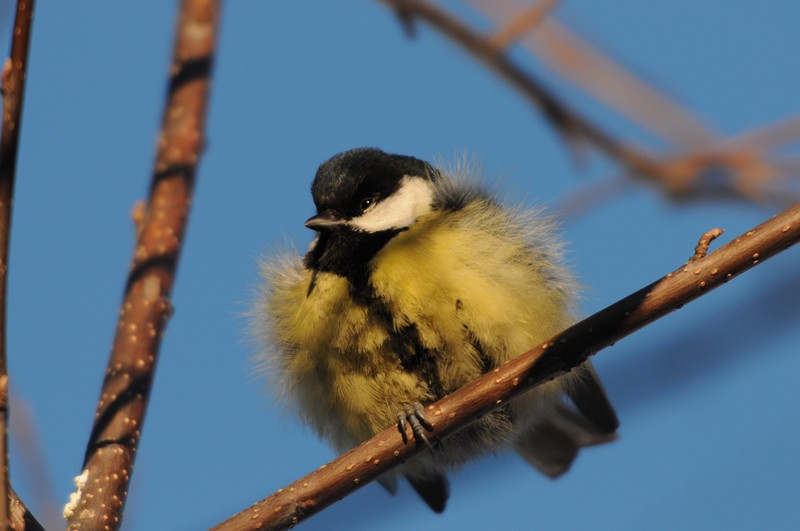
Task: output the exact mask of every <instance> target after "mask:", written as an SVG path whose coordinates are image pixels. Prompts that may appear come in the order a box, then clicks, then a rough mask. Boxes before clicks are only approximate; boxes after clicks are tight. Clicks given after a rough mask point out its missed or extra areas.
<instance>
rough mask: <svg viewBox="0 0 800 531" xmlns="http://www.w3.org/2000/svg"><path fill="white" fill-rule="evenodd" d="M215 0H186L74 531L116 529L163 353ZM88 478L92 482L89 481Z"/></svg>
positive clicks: (204, 95) (206, 83)
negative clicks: (162, 339)
mask: <svg viewBox="0 0 800 531" xmlns="http://www.w3.org/2000/svg"><path fill="white" fill-rule="evenodd" d="M218 13H219V2H218V0H183V2H182V4H181V8H180V15H179V20H178V25H177V30H176V39H175V48H174V54H173V60H172V66H171V69H170V80H169V90H168V94H167V104H166V109H165V111H164V117H163V122H162V131H161V135H160V137H159V140H158V152H157V155H156V161H155V168H154V171H153V177H152V181H151V184H150V194H149V198H148V201H147V206H146V211H145V212H144V216H143V217H144V219H142V220H141V221H140V223H139V224H138V226H137V236H138V237H137V243H136V248H135V251H134V256H133V263H132V264H131V271H130V274H129V276H128V281H127V285H126V288H125V295H124V300H123V302H122V306H121V308H120V316H119V322H118V326H117V331H116V337H115V338H114V344H113V347H112V351H111V357H110V359H109V362H108V368H107V370H106V376H105V380H104V382H103V388H102V390H101V394H100V401H99V403H98V405H97V413H96V415H95V422H94V426H93V428H92V433H91V436H90V438H89V443H88V446H87V449H86V457H85V461H84V465H83V474H82V476H81V477H85V482H83V483H82V485H83V486H82V488H81V489H79V495H78V496H77V497H76V499H75V500H74V502H73V503H72V504H71V505H70V506H69V507H68V509H67V510H65V515H66V516H67V517H68V520H69V525H68V529H70V530H72V531H75V530H78V529H92V530H94V529H116V528H117V527H118V526H119V525H120V522H121V519H122V508H123V506H124V503H125V499H126V496H127V490H128V483H129V481H130V475H131V472H132V467H133V462H134V457H135V454H136V449H137V446H138V442H139V437H140V436H141V429H142V423H143V421H144V413H145V409H146V406H147V401H148V398H149V395H150V388H151V384H152V380H153V374H154V370H155V365H156V359H157V356H158V350H159V346H160V340H161V336H162V334H163V333H164V329H165V327H166V323H167V320H168V318H169V316H170V313H171V311H172V306H171V303H170V300H169V296H170V292H171V289H172V285H173V283H174V280H175V270H176V268H177V265H178V258H179V255H180V250H181V243H182V240H183V235H184V231H185V229H186V222H187V218H188V215H189V207H190V205H191V199H192V190H193V186H194V181H195V173H196V171H197V164H198V161H199V159H200V154H201V152H202V150H203V147H204V144H203V128H204V126H205V111H206V106H207V102H208V97H209V92H210V75H211V67H212V64H213V56H214V55H213V54H214V48H215V44H216V35H217V24H218V19H219V16H218ZM84 475H85V476H84Z"/></svg>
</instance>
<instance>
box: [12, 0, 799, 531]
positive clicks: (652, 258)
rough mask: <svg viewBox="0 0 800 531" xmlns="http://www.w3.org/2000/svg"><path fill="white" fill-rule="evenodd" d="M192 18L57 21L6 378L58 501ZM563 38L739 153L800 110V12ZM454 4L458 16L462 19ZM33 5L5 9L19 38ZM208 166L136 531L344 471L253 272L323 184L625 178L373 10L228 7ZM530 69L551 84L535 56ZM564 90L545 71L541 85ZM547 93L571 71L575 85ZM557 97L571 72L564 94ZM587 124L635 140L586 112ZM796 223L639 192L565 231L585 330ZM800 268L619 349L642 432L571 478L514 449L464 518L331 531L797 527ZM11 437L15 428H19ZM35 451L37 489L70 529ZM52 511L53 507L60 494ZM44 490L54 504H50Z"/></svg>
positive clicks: (464, 478)
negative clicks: (305, 414) (715, 236)
mask: <svg viewBox="0 0 800 531" xmlns="http://www.w3.org/2000/svg"><path fill="white" fill-rule="evenodd" d="M176 4H177V3H176V2H164V1H155V0H147V1H140V2H135V3H97V2H86V1H75V2H69V3H66V2H39V5H38V9H37V11H36V18H35V23H34V29H33V45H32V50H31V56H30V73H29V77H28V85H27V95H26V102H25V103H26V107H25V109H24V116H23V119H24V123H23V127H22V144H21V150H20V159H19V166H18V176H17V189H16V203H15V210H14V220H13V223H14V226H13V229H14V232H13V235H12V249H11V264H10V267H11V269H10V277H9V278H10V309H9V338H8V340H9V370H10V375H11V382H12V384H11V385H12V392H13V395H12V401H13V402H12V416H13V417H14V419H15V420H14V421H13V422H14V429H15V430H16V431H21V430H22V428H23V426H22V422H21V421H20V420H17V419H19V415H18V414H15V411H17V410H18V408H21V407H24V408H25V409H27V410H28V411H29V415H30V418H32V420H33V421H34V422H35V427H36V438H35V440H36V441H37V442H38V444H39V445H40V446H41V452H42V454H41V455H42V460H43V461H42V463H41V464H43V465H44V467H45V468H46V471H47V474H48V476H49V479H48V481H49V484H50V488H51V489H52V491H53V493H54V497H55V502H57V504H58V507H57V509H58V511H59V512H60V505H61V504H63V503H64V502H65V501H66V499H67V496H68V493H69V492H70V491H71V489H72V484H71V478H72V477H73V476H75V475H77V474H78V473H79V472H80V466H81V462H82V458H83V452H84V448H85V444H86V441H87V437H88V434H89V431H90V428H91V423H92V418H93V414H94V409H95V404H96V400H97V397H98V395H99V385H100V380H101V378H102V375H103V371H104V367H105V363H106V360H107V356H108V350H109V348H110V344H111V340H112V337H113V332H114V328H115V324H116V316H117V308H118V304H119V302H120V299H121V294H122V287H123V283H124V280H125V276H126V272H127V268H128V264H129V261H130V258H131V254H132V247H133V236H134V233H133V226H132V223H131V220H130V211H131V209H132V207H133V204H134V202H135V201H137V200H138V199H140V198H142V197H143V196H144V194H145V193H146V190H147V183H148V180H149V176H150V171H151V167H152V161H153V153H154V147H155V138H156V133H157V130H158V126H159V123H160V115H161V111H162V107H163V96H164V93H165V87H166V71H167V65H168V61H169V56H170V53H171V47H172V30H173V25H174V19H175V7H176ZM562 4H563V5H562V6H561V7H560V8H559V10H558V16H559V18H560V20H561V21H563V22H565V23H567V24H569V25H570V26H571V27H572V28H575V29H577V30H579V31H580V32H581V34H582V35H584V36H585V37H586V38H589V39H590V40H592V41H593V42H596V43H597V44H598V45H599V46H600V47H601V48H602V49H603V50H605V51H607V52H608V53H610V54H612V55H613V56H614V57H616V58H618V59H619V60H620V61H621V62H622V63H623V64H625V65H626V66H628V67H630V68H631V69H633V70H634V71H635V72H637V73H638V74H640V75H642V76H643V77H644V78H645V79H647V80H649V81H651V82H653V83H655V84H656V85H657V86H659V87H660V88H662V89H663V90H665V91H666V92H667V93H668V94H670V95H671V96H672V97H674V98H676V99H677V100H678V101H680V102H681V103H683V104H684V105H686V106H687V107H688V108H690V109H692V110H694V111H696V112H697V113H698V114H699V115H700V116H702V117H703V118H704V119H706V120H707V121H708V122H709V123H711V124H713V125H714V126H715V127H717V128H718V129H719V130H720V131H721V132H722V133H723V134H728V135H733V134H737V133H740V132H743V131H746V130H748V129H751V128H754V127H758V126H760V125H763V124H766V123H769V122H773V121H777V120H779V119H781V118H787V117H789V116H791V115H794V114H795V113H797V111H798V108H799V107H800V105H798V99H797V94H798V93H800V70H798V69H797V62H796V53H795V52H796V50H797V49H798V45H800V36H799V34H798V32H797V29H796V25H797V21H798V20H800V4H797V3H795V2H789V1H774V2H771V3H770V5H769V8H766V7H764V4H763V3H757V2H752V1H743V0H742V1H732V2H728V3H726V4H725V7H724V9H722V8H721V7H720V4H719V2H714V1H711V0H694V1H688V0H681V1H675V2H634V1H632V0H628V1H609V2H602V3H600V2H579V1H565V2H562ZM448 5H455V3H454V2H449V3H448ZM11 13H12V9H11V1H10V0H0V23H1V24H2V27H0V36H2V37H3V41H2V42H8V35H9V25H10V20H9V17H10V14H11ZM222 20H223V26H222V33H221V39H220V43H219V53H218V56H217V61H216V66H215V71H214V86H213V96H212V100H211V106H210V115H209V123H208V150H207V152H206V154H205V157H204V158H203V161H202V164H201V166H200V171H199V176H198V183H197V188H196V195H195V201H194V204H193V211H192V217H191V221H190V225H189V231H188V237H187V241H186V246H185V248H184V253H183V256H182V258H181V263H180V267H179V272H178V280H177V285H176V287H175V290H174V292H173V303H174V305H175V314H174V316H173V318H172V320H171V321H170V323H169V326H168V329H167V334H166V336H165V339H164V341H163V344H162V350H161V359H160V362H159V367H158V373H157V375H156V379H155V387H154V390H153V395H152V401H151V403H150V408H149V411H148V416H147V419H146V423H145V426H144V430H143V439H142V444H141V447H140V451H139V454H138V457H137V461H136V467H135V472H134V477H133V482H132V485H131V495H130V498H129V500H128V504H127V512H126V520H125V523H124V526H123V528H124V529H131V530H138V529H142V530H144V529H176V530H183V529H186V530H193V529H202V528H205V527H208V526H210V525H213V524H215V523H217V522H219V521H221V520H223V519H225V518H226V517H228V516H230V515H231V514H233V513H234V512H237V511H239V510H241V509H243V508H245V507H247V506H249V505H250V504H251V503H253V502H255V501H256V500H258V499H261V498H263V497H265V496H267V495H269V494H270V493H272V492H273V491H275V490H277V489H278V488H280V487H282V486H284V485H286V484H288V483H290V482H291V481H293V480H294V479H297V478H298V477H300V476H301V475H304V474H305V473H307V472H309V471H311V470H313V469H315V468H317V467H318V466H320V465H321V464H323V463H325V462H327V461H329V460H330V459H331V458H332V457H333V454H332V452H331V451H330V450H329V449H328V448H327V446H326V445H325V444H324V443H322V442H320V441H318V440H317V439H316V438H315V437H314V436H313V435H312V434H311V433H310V432H309V431H307V430H306V429H305V428H303V427H301V426H299V425H297V424H296V423H295V422H294V421H293V420H292V419H291V418H287V417H286V416H285V415H283V414H282V413H281V412H280V411H279V410H278V409H276V408H275V407H274V405H273V404H272V403H271V402H270V400H269V395H268V394H267V393H265V392H264V390H263V382H261V381H260V380H259V379H258V378H257V377H256V375H255V374H254V371H253V366H252V364H251V360H250V358H251V356H252V355H253V354H254V351H253V348H252V346H251V345H250V344H249V343H248V342H247V337H246V334H245V333H244V328H245V319H244V318H243V317H242V314H243V312H245V311H246V310H247V308H248V304H249V301H251V300H252V298H253V293H254V289H255V286H257V283H258V281H259V279H258V275H257V268H256V261H257V259H258V257H259V256H263V255H266V254H269V253H270V251H271V249H273V248H275V247H276V246H278V245H281V244H285V242H289V241H291V242H295V244H296V246H297V247H298V248H300V249H302V248H305V246H306V244H307V243H308V241H309V240H310V238H311V236H312V233H311V232H310V231H308V230H307V229H305V228H304V227H303V222H304V220H305V219H306V218H307V217H308V216H309V215H311V214H312V212H313V208H312V203H311V199H310V195H309V184H310V182H311V179H312V178H313V175H314V172H315V171H316V168H317V166H318V165H319V164H320V163H321V162H322V161H323V160H325V159H326V158H328V157H329V156H331V155H332V154H334V153H336V152H338V151H341V150H343V149H347V148H351V147H356V146H364V145H371V146H378V147H381V148H383V149H386V150H388V151H394V152H399V153H405V154H413V155H415V156H418V157H421V158H428V159H434V158H438V159H445V160H452V159H453V158H455V157H459V156H462V155H463V154H464V153H468V154H471V155H472V156H474V157H475V158H476V159H477V160H479V161H480V162H481V164H482V167H483V173H484V175H485V176H486V178H487V179H489V180H491V181H493V182H495V183H496V184H497V186H498V188H499V189H500V190H501V195H502V196H503V197H507V198H514V201H515V202H523V203H524V204H529V205H545V206H548V205H549V206H554V205H557V204H558V203H559V200H561V199H563V198H564V197H566V196H568V194H570V193H572V192H575V191H576V190H579V189H580V188H581V187H583V186H586V185H588V184H591V183H596V182H599V181H600V180H601V179H603V178H607V177H609V176H610V175H613V174H614V173H615V169H614V166H613V165H611V164H609V163H608V161H605V160H604V159H603V158H601V157H599V156H592V157H590V158H589V161H588V162H589V163H588V165H586V166H585V167H577V166H576V165H575V164H573V161H572V159H571V158H570V156H569V153H568V151H567V150H566V149H565V147H564V146H563V144H562V143H561V141H560V140H559V138H557V137H556V136H555V135H554V133H553V131H552V130H551V129H550V128H549V127H548V126H547V125H546V124H545V123H544V122H543V120H542V119H541V117H540V116H539V114H538V113H537V112H535V111H533V110H532V109H531V108H530V106H529V104H528V103H527V102H526V101H525V100H524V99H523V98H521V97H520V96H519V95H518V94H517V93H515V92H514V91H513V90H512V89H510V88H509V87H507V86H506V85H505V84H504V83H503V82H501V81H500V80H498V79H496V78H495V77H493V76H492V75H491V74H490V73H489V72H487V70H485V69H484V68H483V67H482V66H481V65H479V64H477V63H476V62H475V61H474V60H473V59H472V58H470V57H468V56H466V55H465V54H464V53H462V52H461V50H459V49H458V48H456V47H455V46H454V45H453V44H451V43H449V42H448V41H446V40H444V39H443V38H442V37H440V36H439V35H438V34H436V33H434V32H433V31H431V30H430V29H428V28H427V27H424V26H421V27H420V28H419V31H418V36H417V38H416V39H414V40H408V39H407V38H406V37H405V35H404V34H403V32H402V29H401V28H400V26H399V25H398V23H397V21H396V19H395V18H394V17H393V16H392V14H391V13H390V12H389V11H387V10H386V9H385V8H384V7H383V6H382V5H381V4H378V3H376V2H367V1H352V0H348V1H340V2H310V1H305V0H294V1H292V2H266V1H263V0H238V1H235V2H227V3H226V5H225V7H224V12H223V19H222ZM533 66H537V65H535V64H533ZM539 71H540V72H542V73H543V75H545V76H546V75H547V73H546V71H544V70H539ZM548 79H549V78H548ZM553 83H556V81H553ZM576 104H577V105H578V106H579V107H580V108H581V109H584V110H585V111H586V112H587V113H588V114H589V115H591V116H593V117H596V118H598V119H602V120H603V123H607V124H610V125H611V126H613V128H614V130H616V131H620V132H621V133H622V134H625V135H627V134H636V133H635V132H634V131H633V130H632V129H631V128H630V127H629V126H627V125H626V124H624V123H622V122H619V121H617V120H616V119H615V118H613V117H612V116H611V115H610V114H609V113H607V112H605V111H600V110H597V108H596V107H595V106H594V105H593V104H592V103H591V102H589V101H587V100H582V99H577V100H576ZM774 213H775V210H772V209H770V208H767V207H761V206H753V205H744V204H737V203H728V202H723V203H713V204H709V203H693V204H689V205H678V204H674V203H670V202H668V201H665V200H664V199H663V198H662V197H660V196H658V195H657V194H655V193H654V192H653V191H652V190H650V189H645V188H641V187H636V186H632V187H630V188H628V189H627V190H626V191H625V193H623V194H622V195H621V196H620V197H618V198H616V199H614V200H613V201H611V202H608V203H604V204H601V205H600V206H598V207H596V208H594V209H593V210H591V211H589V212H588V213H586V214H584V215H582V216H579V217H575V218H570V219H568V220H565V222H564V224H563V232H564V236H565V239H567V240H568V241H569V242H570V245H569V250H570V252H569V260H570V263H571V264H572V266H573V268H574V270H575V271H576V273H577V275H578V276H579V278H580V280H581V282H582V283H583V284H584V285H585V286H586V290H585V294H584V297H583V300H582V304H581V313H582V314H584V315H588V314H590V313H592V312H594V311H596V310H599V309H601V308H603V307H604V306H606V305H608V304H610V303H612V302H614V301H616V300H617V299H618V298H621V297H623V296H625V295H627V294H628V293H630V292H632V291H635V290H637V289H639V288H640V287H642V286H644V285H645V284H647V283H649V282H651V281H653V280H655V279H657V278H658V277H660V276H661V275H663V274H666V273H667V272H669V271H670V270H672V269H674V268H676V267H678V266H679V265H680V264H681V263H683V262H684V261H685V260H686V259H687V258H688V257H689V256H690V255H691V253H692V250H693V248H694V245H695V243H696V241H697V238H698V236H699V235H700V234H702V233H703V232H705V231H706V230H708V229H710V228H712V227H715V226H719V227H722V228H724V229H726V231H727V232H726V234H725V235H724V236H723V237H722V238H721V240H722V241H723V242H724V241H729V240H730V239H731V238H732V237H733V236H735V235H736V234H738V233H740V232H743V231H745V230H747V229H748V228H750V227H751V226H753V225H756V224H757V223H759V222H760V221H762V220H764V219H766V218H768V217H769V216H771V215H772V214H774ZM798 253H800V250H798V249H791V250H789V251H788V252H785V253H783V254H781V255H779V256H778V257H776V258H775V259H773V260H771V261H769V262H767V263H765V264H763V265H761V266H759V267H757V268H755V269H754V270H752V271H750V272H749V273H747V274H746V275H744V276H742V277H740V278H739V279H737V280H735V281H734V282H731V283H729V284H727V285H725V286H724V287H723V288H721V289H720V290H718V291H716V292H714V293H712V294H710V295H709V296H706V297H704V298H702V299H701V300H699V301H698V302H696V303H693V304H691V305H689V306H687V307H685V308H683V309H682V310H680V311H678V312H676V313H674V314H672V315H670V316H668V317H666V318H665V319H663V320H661V321H659V322H657V323H655V324H654V325H652V326H650V327H648V328H647V329H645V330H642V331H641V332H639V333H637V334H635V335H633V336H631V337H629V338H627V339H625V340H623V341H621V342H620V343H618V344H617V345H616V346H614V347H613V348H611V349H608V350H606V351H603V352H601V353H600V354H599V355H598V356H596V358H595V364H596V366H597V368H598V371H599V372H600V374H601V376H602V378H603V380H604V382H605V384H606V387H607V389H608V392H609V394H610V396H611V398H612V400H613V401H614V403H615V404H616V406H617V409H618V412H619V416H620V420H621V422H622V426H621V428H620V440H619V441H618V442H616V443H614V444H612V445H606V446H604V447H601V448H593V449H589V450H588V451H585V452H583V453H582V454H581V456H580V457H579V459H578V460H577V462H576V463H575V465H574V467H573V469H572V470H571V471H570V473H569V474H568V475H566V476H565V477H563V478H562V479H559V480H557V481H550V480H547V479H545V478H543V477H542V476H540V475H538V474H537V473H536V472H535V471H533V470H532V469H531V468H530V467H529V466H528V465H527V464H525V463H524V462H523V461H522V460H521V459H519V458H518V457H516V456H514V455H512V454H502V455H498V456H496V457H488V458H486V459H483V460H481V461H479V462H475V463H472V464H470V465H469V466H467V467H465V468H464V469H463V470H462V471H460V472H459V473H456V474H454V475H453V477H452V489H451V491H452V492H451V500H450V504H449V506H448V508H447V510H446V512H445V513H444V514H443V515H441V516H439V515H434V514H433V513H431V512H430V511H429V510H428V509H427V507H425V506H424V505H423V504H422V503H421V502H420V501H418V500H417V499H416V497H415V495H414V494H413V493H412V492H410V489H409V488H407V487H405V486H404V487H403V488H401V490H400V492H399V494H398V495H397V496H396V497H394V498H392V497H390V496H389V495H388V494H386V493H385V492H384V491H383V490H382V489H381V488H380V487H378V486H376V485H368V486H366V487H365V488H363V489H362V490H361V491H359V492H357V493H356V494H354V495H352V496H350V497H349V498H347V499H345V500H343V501H342V502H341V503H338V504H336V505H335V506H333V507H331V508H330V509H328V510H326V511H324V512H322V513H320V514H319V515H317V516H315V517H313V518H312V519H310V520H309V521H308V522H307V523H306V524H305V526H306V527H307V528H308V529H381V530H383V529H386V530H391V529H408V528H421V529H433V528H441V529H448V528H452V529H486V528H501V527H506V528H529V527H534V526H535V527H537V528H546V529H576V530H580V529H615V530H625V529H676V528H680V529H709V528H712V529H713V528H726V529H755V528H758V529H790V528H793V527H794V526H795V525H796V522H797V521H798V520H799V519H800V506H798V504H797V503H796V493H797V490H798V479H797V478H798V477H800V462H799V461H798V460H797V459H796V458H795V452H796V447H797V444H798V441H800V423H799V422H798V421H797V411H798V406H800V395H798V393H797V390H796V375H797V374H798V372H799V371H800V358H798V356H797V346H798V344H800V327H798V326H797V323H798V317H797V315H798V309H800V306H799V303H798V300H800V287H799V286H800V276H799V275H798V268H797V264H798V259H799V258H800V254H798ZM12 436H13V434H12ZM23 440H24V442H22V443H20V442H19V441H20V439H19V438H14V439H13V442H12V464H11V466H12V479H13V483H14V486H15V487H16V489H17V490H18V492H19V493H20V495H21V496H22V497H23V499H25V500H26V502H28V503H29V505H31V506H32V507H33V508H34V510H35V512H36V513H37V515H39V516H41V517H42V519H43V520H46V516H45V515H46V514H47V510H46V508H45V507H43V504H45V505H46V504H47V500H43V499H42V495H41V492H42V490H43V489H42V483H41V482H34V481H32V476H33V475H34V473H33V472H32V471H31V470H30V469H28V468H26V466H27V465H26V464H25V460H24V459H23V456H24V455H26V454H27V453H30V451H31V446H32V444H31V442H30V441H31V439H30V438H27V439H23ZM44 490H46V489H44ZM45 498H46V496H45Z"/></svg>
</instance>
